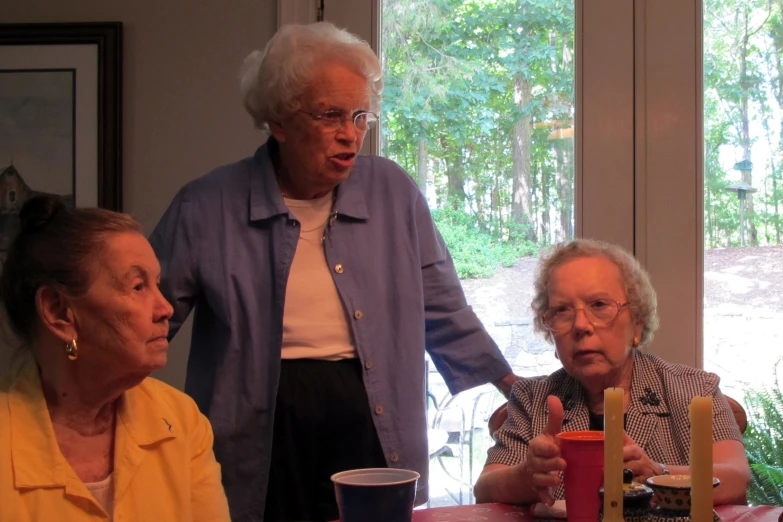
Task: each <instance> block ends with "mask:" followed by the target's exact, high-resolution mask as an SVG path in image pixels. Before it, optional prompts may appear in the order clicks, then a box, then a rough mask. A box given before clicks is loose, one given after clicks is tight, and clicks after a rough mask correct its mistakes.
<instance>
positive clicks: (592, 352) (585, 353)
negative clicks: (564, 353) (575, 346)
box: [574, 350, 601, 357]
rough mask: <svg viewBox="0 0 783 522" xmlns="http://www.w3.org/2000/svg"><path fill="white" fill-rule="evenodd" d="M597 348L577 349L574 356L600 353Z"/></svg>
mask: <svg viewBox="0 0 783 522" xmlns="http://www.w3.org/2000/svg"><path fill="white" fill-rule="evenodd" d="M600 354H601V352H599V351H598V350H579V351H578V352H576V353H575V354H574V357H586V356H588V355H600Z"/></svg>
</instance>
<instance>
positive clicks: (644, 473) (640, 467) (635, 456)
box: [623, 432, 662, 482]
mask: <svg viewBox="0 0 783 522" xmlns="http://www.w3.org/2000/svg"><path fill="white" fill-rule="evenodd" d="M623 467H626V468H628V469H630V470H631V471H633V476H634V479H635V480H636V481H638V482H644V481H645V480H647V479H648V478H649V477H653V476H655V475H660V474H661V473H662V470H661V466H660V465H659V464H657V463H656V462H653V461H652V460H650V457H648V456H647V453H645V452H644V450H643V449H642V448H640V447H639V445H638V444H636V442H634V440H633V439H632V438H631V437H629V436H628V434H627V433H625V432H623Z"/></svg>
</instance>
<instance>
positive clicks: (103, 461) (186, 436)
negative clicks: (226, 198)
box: [0, 196, 229, 522]
mask: <svg viewBox="0 0 783 522" xmlns="http://www.w3.org/2000/svg"><path fill="white" fill-rule="evenodd" d="M20 219H21V232H20V233H19V235H18V236H17V238H16V239H15V241H14V243H13V244H12V246H11V248H10V250H9V252H8V258H7V260H6V262H5V265H4V267H3V275H2V285H0V288H1V289H2V300H3V304H4V306H5V311H6V315H7V316H8V319H9V322H10V325H11V327H12V328H13V330H14V331H15V332H16V333H17V334H18V335H19V336H20V337H21V338H22V339H23V340H24V341H26V344H25V348H26V351H27V352H28V355H30V356H31V357H28V358H26V360H25V359H23V361H22V362H23V364H19V365H17V367H16V368H15V369H14V370H12V371H11V372H10V373H9V374H7V375H6V376H4V377H3V378H2V379H0V462H1V463H2V465H0V520H3V521H5V520H8V521H11V520H13V521H14V522H33V521H42V520H68V521H74V522H78V521H81V520H84V521H87V520H112V519H114V520H166V521H182V522H186V521H210V522H212V521H225V522H228V521H229V516H228V505H227V502H226V497H225V494H224V492H223V488H222V486H221V484H220V466H219V465H218V464H217V462H216V461H215V457H214V454H213V452H212V431H211V429H210V426H209V422H208V421H207V419H206V418H205V417H204V416H203V415H201V414H200V413H199V411H198V409H197V407H196V405H195V404H194V403H193V401H192V400H191V399H190V398H189V397H187V396H186V395H185V394H183V393H181V392H179V391H177V390H175V389H173V388H171V387H170V386H167V385H165V384H163V383H162V382H159V381H156V380H154V379H151V378H148V375H149V374H150V372H152V371H153V370H156V369H158V368H160V367H161V366H163V365H164V364H165V363H166V352H167V349H168V341H167V339H166V336H167V334H168V321H169V318H170V317H171V312H172V309H171V306H170V305H169V303H167V302H166V300H165V299H164V298H163V296H162V295H161V293H160V291H159V290H158V278H159V275H160V267H159V265H158V261H157V259H156V258H155V254H154V253H153V251H152V248H151V247H150V245H149V243H148V242H147V240H146V239H145V238H144V236H143V235H141V233H140V231H139V225H138V223H136V221H134V220H133V219H132V218H131V217H129V216H127V215H124V214H119V213H116V212H111V211H108V210H102V209H77V210H74V209H68V208H66V207H64V206H63V204H62V203H61V202H60V201H59V199H57V198H56V197H54V196H39V197H35V198H33V199H31V200H29V201H27V202H26V203H25V205H24V206H23V207H22V210H21V213H20Z"/></svg>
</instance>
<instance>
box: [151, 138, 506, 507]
mask: <svg viewBox="0 0 783 522" xmlns="http://www.w3.org/2000/svg"><path fill="white" fill-rule="evenodd" d="M268 147H269V142H268V143H267V144H265V145H262V146H261V147H260V148H259V149H258V150H257V151H256V154H255V155H254V156H253V157H250V158H246V159H244V160H242V161H239V162H237V163H234V164H231V165H226V166H223V167H220V168H218V169H216V170H214V171H212V172H211V173H209V174H207V175H206V176H204V177H201V178H199V179H196V180H194V181H192V182H190V183H188V184H187V185H186V186H185V187H184V188H182V189H181V190H180V192H179V193H178V194H177V196H176V197H175V198H174V201H173V202H172V203H171V206H170V207H169V208H168V210H167V211H166V213H165V215H164V216H163V218H162V219H161V221H160V223H159V224H158V226H157V227H156V229H155V231H154V232H153V233H152V236H151V237H150V242H151V243H152V246H153V248H154V249H155V252H156V254H157V255H158V258H159V259H160V263H161V268H162V291H163V293H164V295H165V296H166V297H167V298H168V299H169V301H170V302H171V303H172V305H173V306H174V316H173V317H172V319H171V333H170V335H171V336H174V335H175V334H176V332H177V330H178V329H179V327H180V326H181V325H182V323H183V322H184V321H185V319H186V317H187V316H188V314H189V313H190V311H191V309H193V308H194V307H195V317H194V323H193V337H192V341H191V351H190V358H189V360H188V372H187V379H186V382H185V391H186V392H187V393H188V394H190V395H191V396H192V397H193V398H194V399H195V401H196V403H197V404H198V406H199V408H201V410H202V411H203V412H204V414H205V415H207V416H208V417H209V420H210V421H211V423H212V426H213V429H214V433H215V454H216V456H217V459H218V461H219V462H220V464H221V465H222V468H223V484H224V486H225V488H226V494H227V496H228V499H229V506H230V508H231V511H232V517H233V520H234V521H238V520H261V519H262V517H263V512H264V500H265V492H266V488H267V480H268V472H269V460H270V454H271V441H272V423H273V420H274V407H275V396H276V392H277V384H278V375H279V371H280V350H281V345H282V336H283V310H284V302H285V294H286V282H287V280H288V274H289V271H290V269H291V262H292V260H293V257H294V252H295V250H296V246H297V242H298V239H299V227H300V225H299V222H298V221H297V220H296V218H295V216H294V215H293V214H292V213H291V212H290V211H289V209H288V208H287V207H286V205H285V203H284V201H283V197H282V195H281V192H280V189H279V188H278V185H277V181H276V179H275V175H274V170H273V167H272V162H271V160H270V157H269V151H268ZM336 190H337V194H336V199H335V206H334V213H335V214H336V218H335V219H333V220H330V225H329V227H328V229H327V232H326V239H325V241H324V248H325V252H326V259H327V262H328V263H329V266H330V267H331V273H332V277H333V278H334V282H335V285H336V287H337V291H338V292H339V295H340V298H341V299H342V302H343V305H344V306H345V308H346V311H347V314H348V317H349V321H350V326H351V328H352V332H353V338H354V341H355V343H356V352H357V355H358V357H359V358H360V359H361V361H362V368H363V379H364V385H365V388H366V390H367V395H368V397H369V400H370V405H371V409H372V411H373V412H375V413H376V414H375V416H374V421H375V427H376V429H377V432H378V437H379V439H380V442H381V445H382V447H383V450H384V453H385V455H386V461H387V463H388V465H389V466H391V467H400V468H408V469H413V470H416V471H418V472H419V473H421V480H419V484H418V493H417V504H418V503H421V502H423V501H425V500H426V498H427V465H428V451H427V426H426V398H425V390H424V381H425V376H424V366H425V365H424V350H425V348H426V350H427V352H429V354H430V357H431V359H432V361H433V362H434V364H435V367H436V368H437V370H438V372H440V374H441V375H442V376H443V378H444V380H445V382H446V385H447V386H448V388H449V390H450V391H451V393H458V392H460V391H463V390H465V389H468V388H471V387H474V386H479V385H482V384H485V383H488V382H492V381H495V380H497V379H499V378H501V377H502V376H504V375H506V374H507V373H509V372H510V371H511V368H510V367H509V365H508V363H507V362H506V360H505V359H504V358H503V356H502V354H501V352H500V351H499V350H498V348H497V346H496V345H495V343H494V342H493V341H492V339H491V338H490V336H489V335H488V334H487V332H486V330H485V329H484V328H483V326H482V325H481V323H480V322H479V320H478V318H477V317H476V315H475V313H474V312H473V310H472V309H471V308H470V306H468V304H467V302H466V300H465V296H464V294H463V291H462V287H461V285H460V282H459V279H458V277H457V274H456V271H455V269H454V265H453V263H452V260H451V256H450V255H449V253H448V250H447V249H446V245H445V243H444V242H443V239H442V238H441V236H440V234H439V233H438V231H437V229H436V228H435V225H434V223H433V221H432V217H431V215H430V212H429V209H428V207H427V203H426V201H425V199H424V197H423V195H422V194H421V192H420V191H419V189H418V187H417V186H416V184H415V183H414V182H413V180H412V179H411V178H410V176H408V175H407V174H406V173H405V172H404V171H403V170H402V169H401V168H400V167H399V166H398V165H397V164H395V163H394V162H392V161H389V160H387V159H384V158H381V157H375V156H359V157H357V160H356V164H355V167H354V170H353V172H352V173H351V175H350V176H349V177H348V179H347V180H346V181H344V182H343V183H341V184H340V185H339V186H338V187H337V189H336Z"/></svg>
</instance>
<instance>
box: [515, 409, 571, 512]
mask: <svg viewBox="0 0 783 522" xmlns="http://www.w3.org/2000/svg"><path fill="white" fill-rule="evenodd" d="M546 404H547V408H548V409H549V414H548V415H549V416H548V419H547V424H546V428H545V429H544V431H543V432H542V433H541V434H540V435H538V436H537V437H535V438H534V439H533V440H531V441H530V445H529V446H528V450H527V460H526V461H525V463H524V466H525V470H526V471H527V472H528V473H530V476H531V480H532V486H533V489H534V490H535V491H536V493H538V497H539V499H540V500H541V502H543V503H545V504H548V505H550V506H551V505H552V504H554V502H555V499H554V489H555V488H556V487H557V486H559V485H560V473H559V472H561V471H563V470H565V468H566V462H565V460H564V459H563V458H562V457H561V456H560V444H559V443H558V441H557V438H556V437H555V435H557V434H558V433H560V430H562V429H563V415H564V414H563V404H562V403H561V402H560V399H558V398H557V397H555V396H554V395H550V396H549V397H547V400H546Z"/></svg>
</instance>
